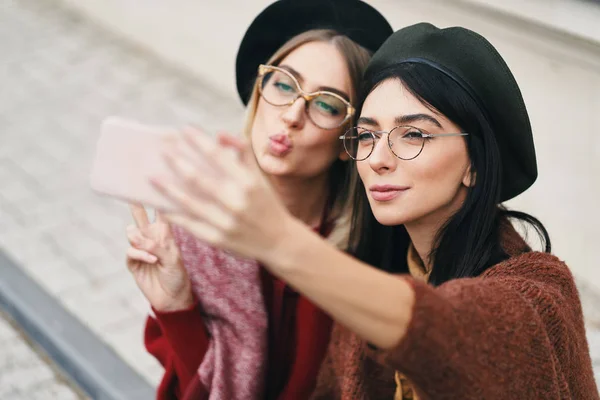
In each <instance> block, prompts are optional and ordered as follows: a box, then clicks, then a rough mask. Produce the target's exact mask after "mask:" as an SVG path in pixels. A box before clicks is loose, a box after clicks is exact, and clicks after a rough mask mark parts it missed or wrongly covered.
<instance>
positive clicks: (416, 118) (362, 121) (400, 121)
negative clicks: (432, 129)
mask: <svg viewBox="0 0 600 400" xmlns="http://www.w3.org/2000/svg"><path fill="white" fill-rule="evenodd" d="M413 122H429V123H431V124H433V125H435V126H437V127H438V128H441V127H442V124H440V123H439V121H438V120H437V119H435V118H433V117H432V116H431V115H427V114H410V115H402V116H399V117H396V118H394V123H395V124H397V125H406V124H411V123H413ZM356 124H357V125H367V126H371V127H378V126H379V123H378V122H377V120H375V119H374V118H370V117H360V118H359V119H358V121H356Z"/></svg>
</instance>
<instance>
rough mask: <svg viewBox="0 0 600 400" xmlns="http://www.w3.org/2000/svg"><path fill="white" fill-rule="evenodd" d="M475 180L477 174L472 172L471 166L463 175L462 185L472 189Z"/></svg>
mask: <svg viewBox="0 0 600 400" xmlns="http://www.w3.org/2000/svg"><path fill="white" fill-rule="evenodd" d="M476 180H477V173H476V172H474V171H472V169H471V164H469V166H468V167H467V169H466V170H465V174H464V176H463V179H462V184H463V185H464V186H466V187H468V188H472V187H473V186H475V182H476Z"/></svg>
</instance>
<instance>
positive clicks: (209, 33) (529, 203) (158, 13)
mask: <svg viewBox="0 0 600 400" xmlns="http://www.w3.org/2000/svg"><path fill="white" fill-rule="evenodd" d="M61 1H63V2H64V3H67V4H68V5H69V6H71V7H73V8H76V9H77V10H79V11H81V12H82V13H84V14H86V15H87V16H88V17H90V18H92V19H93V20H95V21H96V22H98V23H99V24H101V25H103V26H104V27H107V28H109V29H110V30H112V31H113V32H116V33H117V34H119V35H122V36H124V37H126V38H127V39H129V40H130V41H132V42H134V43H137V44H138V45H139V46H142V47H144V48H146V49H149V50H151V51H152V52H154V53H155V54H157V55H158V56H160V57H162V58H164V59H166V60H168V61H169V62H171V63H173V64H175V65H177V66H178V67H180V68H182V69H184V70H187V71H190V72H192V73H193V74H194V75H196V76H198V77H199V78H200V79H202V80H203V81H204V82H207V83H209V84H210V86H211V87H212V88H213V89H214V90H217V91H219V92H221V93H223V95H225V96H226V97H229V98H231V99H232V102H231V103H232V107H236V106H235V104H237V107H238V110H237V111H240V112H239V113H238V114H236V115H240V116H241V111H242V108H241V105H240V103H239V101H237V94H236V92H235V81H234V60H235V54H236V51H237V46H238V45H239V42H240V40H241V38H242V35H243V33H244V30H245V29H246V28H247V26H248V24H249V23H250V22H251V20H252V19H253V18H254V16H255V15H256V14H257V13H258V12H259V11H260V10H262V9H263V8H264V7H265V6H266V5H268V4H269V3H270V2H271V1H269V0H244V1H242V0H220V1H209V0H204V1H197V0H196V1H192V0H170V1H168V0H146V1H143V2H142V1H139V0H103V1H91V0H87V1H83V0H61ZM368 2H369V3H371V4H373V5H374V6H375V7H377V8H378V9H379V10H381V11H382V12H383V13H384V15H386V16H387V17H388V19H389V20H390V22H391V23H392V25H393V26H394V28H400V27H403V26H406V25H409V24H412V23H416V22H420V21H428V22H432V23H434V24H436V25H438V26H440V27H444V26H452V25H461V26H465V27H467V28H470V29H473V30H475V31H477V32H479V33H481V34H483V35H484V36H486V37H487V38H488V39H489V40H490V41H491V42H492V43H493V44H494V45H495V46H496V47H497V48H498V50H499V51H500V53H501V54H502V55H503V56H504V57H505V59H506V61H507V63H508V64H509V66H510V67H511V68H512V70H513V72H514V74H515V75H516V77H517V80H518V82H519V84H520V86H521V90H522V92H523V95H524V97H525V101H526V104H527V105H528V109H529V112H530V117H531V121H532V125H533V129H534V135H535V141H536V147H537V155H538V167H539V171H540V174H539V178H538V181H537V182H536V183H535V185H534V186H533V188H532V189H531V190H529V191H528V192H527V193H525V194H524V195H522V196H520V197H518V198H517V199H514V200H512V201H511V202H509V203H508V206H509V207H513V208H517V209H522V210H524V211H527V212H529V213H531V214H533V215H534V216H536V217H538V218H540V219H541V220H542V221H543V222H544V223H545V225H546V227H547V228H548V229H549V231H550V235H551V238H552V239H553V244H554V252H555V253H556V254H557V255H558V256H559V257H560V258H563V259H565V260H566V261H567V262H568V264H569V266H570V267H571V269H572V270H573V271H574V273H575V275H576V276H578V277H579V278H580V279H581V280H583V281H586V282H588V283H589V284H590V285H592V286H593V287H595V288H596V289H597V290H598V291H600V265H599V264H600V257H599V256H598V253H597V252H596V249H597V247H596V246H599V247H600V178H599V176H600V2H598V1H585V0H543V1H542V0H521V1H519V0H503V1H491V0H463V1H459V0H419V1H409V0H372V1H368ZM230 125H231V124H230V123H228V126H230Z"/></svg>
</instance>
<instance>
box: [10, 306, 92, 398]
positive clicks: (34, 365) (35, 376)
mask: <svg viewBox="0 0 600 400" xmlns="http://www.w3.org/2000/svg"><path fill="white" fill-rule="evenodd" d="M0 354H2V357H0V399H10V400H48V399H57V400H76V399H85V398H86V397H84V396H82V395H81V394H80V393H79V392H78V391H77V390H76V389H74V388H73V387H71V386H70V385H69V383H67V382H66V381H65V379H64V378H63V377H62V376H61V375H60V374H59V373H58V372H57V371H56V370H54V369H53V368H52V366H51V365H50V364H49V363H48V362H47V361H46V360H45V359H44V357H43V356H40V355H39V354H38V353H36V352H35V351H34V350H33V348H32V347H31V346H30V344H29V343H28V342H27V341H26V340H25V339H24V338H23V336H22V334H21V332H19V331H18V330H17V329H15V328H14V327H13V326H12V325H11V323H9V321H8V320H7V319H6V316H5V315H3V314H2V313H0Z"/></svg>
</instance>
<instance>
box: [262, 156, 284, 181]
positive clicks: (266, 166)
mask: <svg viewBox="0 0 600 400" xmlns="http://www.w3.org/2000/svg"><path fill="white" fill-rule="evenodd" d="M258 165H259V166H260V168H261V169H262V170H263V172H265V173H266V174H268V175H275V176H280V175H287V174H289V172H290V164H289V162H286V160H285V158H277V157H273V156H271V155H269V154H265V155H262V156H260V157H259V159H258Z"/></svg>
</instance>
